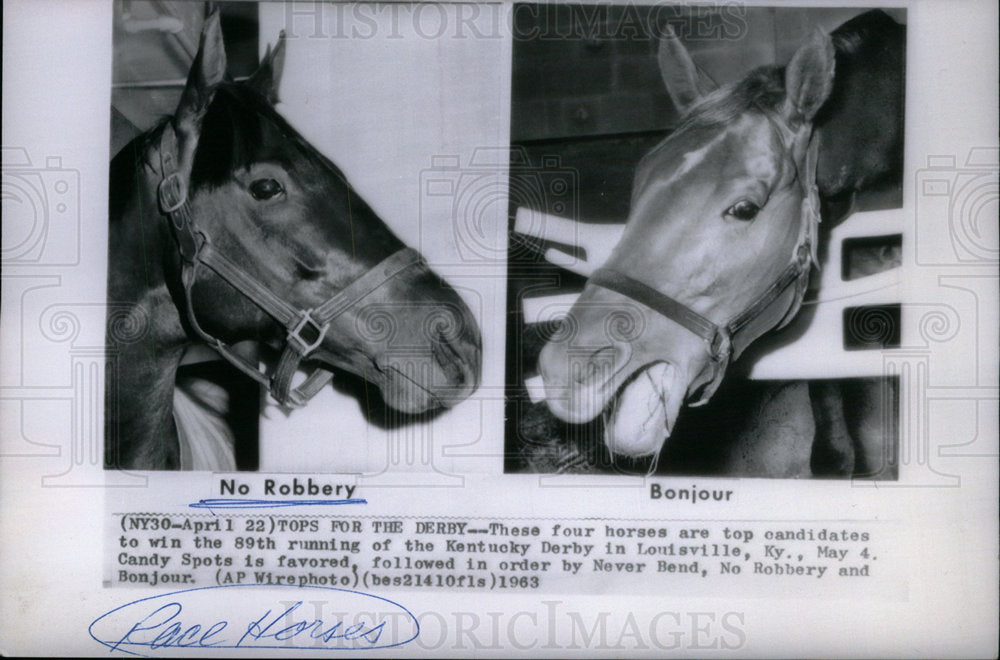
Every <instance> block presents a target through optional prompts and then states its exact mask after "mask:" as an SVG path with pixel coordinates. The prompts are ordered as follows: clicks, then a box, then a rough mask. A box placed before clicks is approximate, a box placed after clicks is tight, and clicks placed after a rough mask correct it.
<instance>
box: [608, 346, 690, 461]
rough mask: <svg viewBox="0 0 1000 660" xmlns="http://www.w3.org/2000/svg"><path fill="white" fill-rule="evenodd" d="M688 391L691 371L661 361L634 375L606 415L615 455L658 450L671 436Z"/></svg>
mask: <svg viewBox="0 0 1000 660" xmlns="http://www.w3.org/2000/svg"><path fill="white" fill-rule="evenodd" d="M686 391H687V374H686V373H685V371H684V370H683V369H681V368H680V367H678V366H677V365H675V364H672V363H667V362H657V363H655V364H652V365H650V366H648V367H646V368H644V369H641V370H640V371H639V372H638V373H636V374H635V375H634V376H632V378H631V380H630V381H629V382H627V383H626V384H625V385H624V386H623V387H622V389H621V392H620V393H619V394H618V396H617V397H616V398H615V399H614V400H612V402H611V409H610V412H609V413H608V414H607V415H606V417H605V424H604V444H605V445H607V447H608V450H610V451H611V454H612V455H614V456H619V455H621V456H629V457H632V458H637V457H641V456H649V455H652V454H656V453H658V452H659V451H660V448H661V447H663V444H664V443H665V442H666V441H667V439H668V438H669V437H670V434H671V432H672V431H673V428H674V424H675V423H676V422H677V416H678V414H679V413H680V409H681V406H682V405H683V403H684V396H685V393H686Z"/></svg>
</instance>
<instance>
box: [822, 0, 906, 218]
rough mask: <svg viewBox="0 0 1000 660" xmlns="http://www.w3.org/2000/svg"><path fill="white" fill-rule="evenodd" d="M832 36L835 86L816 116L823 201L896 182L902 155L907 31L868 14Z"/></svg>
mask: <svg viewBox="0 0 1000 660" xmlns="http://www.w3.org/2000/svg"><path fill="white" fill-rule="evenodd" d="M832 36H833V37H834V43H835V45H836V49H837V50H836V74H835V79H834V86H833V90H832V92H831V97H830V99H829V100H828V101H827V103H826V105H825V106H824V108H823V109H822V110H821V111H820V113H819V115H818V116H817V117H816V129H817V132H818V134H819V136H820V140H821V149H820V157H819V164H818V170H817V183H818V185H819V190H820V194H821V195H822V196H823V197H824V198H827V199H829V198H834V197H836V196H844V195H850V194H853V193H855V192H860V191H863V190H867V189H869V188H872V187H875V186H877V185H879V184H881V183H882V182H885V181H888V180H890V179H893V178H899V177H900V176H901V174H902V156H903V153H902V152H903V88H904V69H905V41H906V28H905V27H904V26H902V25H899V24H897V23H896V22H895V21H893V20H892V19H891V18H890V17H889V16H888V15H886V14H884V13H883V12H880V11H871V12H867V13H866V14H863V15H861V16H858V17H857V18H855V19H853V20H851V21H849V22H848V23H846V24H844V25H843V26H841V28H838V29H837V30H836V31H834V33H833V35H832Z"/></svg>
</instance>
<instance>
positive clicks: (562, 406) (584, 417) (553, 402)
mask: <svg viewBox="0 0 1000 660" xmlns="http://www.w3.org/2000/svg"><path fill="white" fill-rule="evenodd" d="M599 350H603V349H599ZM627 364H628V362H627V361H626V362H624V363H623V364H622V365H621V366H620V367H618V369H616V370H615V371H614V372H613V373H612V374H611V375H610V376H608V378H607V379H605V380H604V382H602V383H600V384H596V385H594V384H590V385H585V386H580V387H572V386H571V385H563V386H561V387H560V388H558V389H561V390H562V391H561V392H558V391H557V392H551V390H550V389H549V388H548V387H547V386H546V398H545V402H546V404H547V405H548V407H549V410H550V411H551V412H552V414H554V415H555V416H556V417H558V418H559V419H561V420H563V421H564V422H568V423H570V424H585V423H587V422H589V421H591V420H593V419H596V418H597V417H598V416H599V415H600V414H601V413H602V412H604V411H605V410H606V409H607V408H608V406H609V405H611V404H612V403H613V402H614V399H615V396H616V395H617V394H618V391H619V389H620V388H621V385H619V386H617V387H616V386H614V382H615V379H616V378H617V377H618V375H619V374H620V373H621V372H622V371H623V370H624V369H625V367H626V366H627ZM646 366H649V365H646ZM641 368H645V367H641ZM638 371H639V370H636V373H638ZM571 391H574V392H577V394H576V395H571V394H570V392H571ZM584 392H587V393H588V396H587V398H588V399H590V400H598V401H601V402H602V403H601V405H600V406H594V407H593V409H589V408H583V407H582V406H580V405H579V404H578V401H579V400H580V399H581V398H583V397H582V395H583V393H584ZM553 394H555V396H553ZM571 404H572V405H571Z"/></svg>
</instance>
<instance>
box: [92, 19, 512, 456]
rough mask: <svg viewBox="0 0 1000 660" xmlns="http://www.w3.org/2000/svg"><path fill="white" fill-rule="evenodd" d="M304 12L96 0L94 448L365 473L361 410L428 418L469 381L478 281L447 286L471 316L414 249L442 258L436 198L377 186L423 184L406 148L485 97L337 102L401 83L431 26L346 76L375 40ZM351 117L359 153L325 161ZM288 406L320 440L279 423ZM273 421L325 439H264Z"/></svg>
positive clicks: (423, 142)
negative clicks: (100, 370) (405, 103)
mask: <svg viewBox="0 0 1000 660" xmlns="http://www.w3.org/2000/svg"><path fill="white" fill-rule="evenodd" d="M319 9H320V11H319V12H316V11H313V12H303V11H301V10H298V11H296V9H295V7H294V6H292V5H285V6H281V5H270V6H268V5H258V4H256V3H244V2H236V3H216V4H211V3H209V4H200V3H194V2H176V3H171V2H144V1H139V0H134V1H122V2H117V3H115V8H114V12H115V16H114V46H115V48H114V71H113V83H112V111H111V113H112V114H111V117H112V126H111V151H112V154H114V157H113V159H112V162H111V170H110V182H109V183H110V194H109V200H110V219H109V220H110V225H109V239H108V245H109V252H108V264H109V268H108V318H107V324H108V330H107V333H108V334H107V338H108V346H109V351H110V352H109V359H108V361H107V366H106V369H107V374H106V383H107V387H106V390H105V391H106V395H105V465H106V466H107V467H109V468H120V469H131V470H150V469H152V470H158V469H182V470H215V471H232V470H235V469H239V470H256V469H272V470H273V469H287V468H290V467H291V468H306V469H326V468H333V469H336V470H349V471H350V470H361V471H371V470H372V469H373V468H372V467H371V464H372V461H371V460H369V456H370V454H371V453H372V452H373V451H374V450H373V449H372V448H371V445H373V444H374V445H376V446H377V445H378V441H377V439H373V438H370V437H368V438H366V437H364V435H366V430H367V429H366V428H365V427H368V428H371V429H373V430H374V433H376V434H377V433H379V430H381V431H382V432H383V435H384V434H385V433H386V430H387V429H392V428H400V427H407V426H412V425H427V424H430V423H432V422H433V420H435V419H437V418H438V417H441V416H442V415H447V413H449V412H450V411H451V409H453V408H455V407H456V406H458V405H460V404H461V403H462V402H463V401H465V400H466V399H467V398H468V397H469V395H470V394H472V393H473V392H474V391H475V390H476V389H477V387H478V386H479V383H480V378H481V364H482V338H481V333H480V328H479V323H480V318H477V315H478V317H481V315H482V313H483V311H484V308H483V304H482V301H483V297H482V293H483V292H482V291H479V290H474V289H473V290H471V291H470V290H469V289H470V287H469V285H468V282H460V284H465V289H466V294H465V295H466V296H471V297H472V300H471V302H472V303H473V304H475V303H478V309H477V310H476V312H477V313H474V312H473V310H472V309H471V308H470V306H469V303H468V302H467V301H466V300H465V299H463V296H462V294H460V293H459V292H458V291H456V289H455V288H454V287H453V286H452V285H451V284H449V282H448V281H447V280H446V279H445V278H442V276H441V275H440V274H439V273H438V272H436V271H435V270H434V268H433V267H432V266H430V265H428V262H427V257H426V256H425V255H424V254H422V253H421V252H420V251H419V250H420V248H421V247H424V248H426V249H427V250H430V251H431V253H432V258H437V259H438V260H439V261H440V260H441V259H442V255H445V257H444V258H446V259H448V261H447V262H446V263H447V264H448V265H454V264H455V263H456V262H457V260H456V259H455V257H454V256H453V255H452V254H451V253H452V252H455V251H456V250H457V238H456V237H457V232H455V231H453V218H452V217H449V215H446V213H447V212H448V210H449V209H448V206H447V204H448V202H449V201H450V200H449V198H448V197H447V195H443V196H440V197H437V198H434V197H428V198H425V199H422V200H421V201H423V202H424V203H423V204H421V205H420V206H419V207H418V206H417V205H411V206H404V205H403V204H401V203H400V202H398V201H396V200H393V197H394V196H399V197H402V198H404V199H405V198H408V197H410V198H411V197H413V195H414V193H417V194H419V193H420V191H419V190H417V189H416V185H417V184H418V183H421V181H420V175H421V171H420V170H414V169H410V168H408V167H407V166H408V165H409V164H410V163H412V162H415V161H418V160H419V159H420V158H424V159H425V162H424V165H425V168H424V169H426V170H430V171H431V172H433V169H432V168H433V166H434V164H435V158H440V157H442V156H445V155H447V154H448V152H447V151H444V150H446V149H451V150H455V149H457V148H461V147H462V145H463V143H468V142H473V143H474V144H476V145H479V144H488V141H489V140H490V139H491V136H490V134H489V133H488V131H487V130H483V129H484V128H487V129H488V127H485V125H484V124H483V123H482V122H480V123H479V125H477V124H476V122H475V121H464V120H463V121H456V117H457V118H458V120H461V116H460V115H461V113H463V112H468V111H469V110H470V109H471V110H482V109H486V110H489V103H490V101H491V99H490V98H489V97H488V96H486V97H481V98H479V99H475V98H474V97H472V96H465V97H463V98H462V99H458V100H457V101H456V103H455V104H454V107H453V108H452V110H453V111H454V113H455V114H451V113H447V112H446V113H442V114H441V117H439V118H435V119H434V120H428V121H424V122H421V125H415V126H411V125H407V124H406V123H405V122H403V121H400V120H401V119H403V117H399V116H395V115H398V114H399V113H398V110H397V109H396V108H394V107H393V106H394V105H395V104H390V105H388V106H387V108H386V110H383V111H382V112H378V111H377V110H374V111H368V112H366V113H365V114H355V113H356V111H357V110H358V109H359V107H358V105H356V104H358V102H360V105H368V104H375V103H376V100H375V99H376V98H377V97H384V98H385V99H386V100H389V99H392V98H394V97H396V96H397V95H398V94H400V93H401V91H402V90H398V89H393V86H394V85H397V84H399V82H398V79H399V78H402V77H404V76H406V77H410V78H411V79H412V78H414V77H416V78H417V80H419V79H420V76H419V75H417V76H414V74H413V72H412V71H410V70H409V67H410V66H414V65H417V64H419V62H420V60H419V58H418V59H415V60H413V59H411V60H410V61H407V59H406V58H413V57H414V55H415V53H414V52H413V51H414V50H415V48H414V45H413V42H414V41H416V47H417V49H419V48H420V47H421V46H422V47H423V50H424V51H426V50H427V46H428V45H432V42H429V40H422V43H421V41H419V40H414V39H411V40H410V41H409V42H408V43H400V42H399V41H396V42H393V41H387V40H383V39H371V40H369V41H372V42H376V44H377V46H378V47H380V48H381V49H383V51H384V52H385V53H386V54H387V55H388V57H387V58H386V59H385V60H384V62H383V63H381V64H379V65H376V66H378V67H380V68H381V69H382V70H383V71H382V75H381V80H379V81H377V82H378V83H380V84H379V87H380V88H379V89H376V90H375V94H374V95H366V94H363V93H362V92H363V91H364V90H365V89H366V88H367V89H371V88H373V87H374V84H373V81H372V78H373V76H372V75H371V74H372V70H371V69H368V68H365V69H361V70H358V69H356V68H354V67H351V66H349V64H350V62H351V59H352V58H354V59H356V60H359V61H369V60H370V52H368V51H371V50H373V48H371V47H369V48H367V50H366V49H359V47H358V45H359V44H361V45H366V42H365V41H364V40H362V39H354V40H353V41H352V40H350V39H347V38H341V37H339V36H338V35H337V34H334V33H333V32H332V30H333V29H334V28H336V29H338V30H340V29H343V30H348V31H358V30H360V29H361V28H365V29H367V30H372V25H371V24H367V23H359V24H358V25H352V26H342V25H337V24H335V23H333V22H332V21H333V19H336V18H337V17H338V16H343V13H341V14H334V10H333V8H327V10H326V14H329V15H330V16H324V13H323V12H324V9H323V8H322V7H320V8H319ZM401 9H403V12H402V14H404V15H407V14H413V12H412V10H406V9H405V8H401ZM396 14H397V15H396V16H390V14H388V13H385V12H378V11H373V12H367V13H366V14H365V15H363V16H361V17H362V18H367V19H368V20H369V21H376V20H377V21H383V22H385V21H386V20H387V19H389V18H394V19H395V20H399V14H400V12H396ZM418 28H419V24H418V23H414V25H413V26H411V27H410V28H409V29H410V30H411V32H412V31H413V30H414V29H418ZM349 33H350V32H345V34H349ZM317 34H319V35H322V36H324V38H321V39H314V38H313V37H315V36H316V35H317ZM258 41H261V42H262V43H266V44H267V45H266V46H265V50H264V52H263V54H259V53H258V47H257V45H258ZM352 44H353V47H352ZM416 55H418V56H419V53H416ZM352 71H355V72H354V73H352ZM487 72H488V71H487ZM376 73H377V72H376ZM404 84H405V82H404ZM409 84H410V85H412V84H413V83H412V82H410V83H409ZM355 88H356V89H355ZM351 91H354V92H355V94H354V96H348V94H349V93H350V92H351ZM421 91H422V93H424V94H426V93H433V92H434V85H427V86H426V88H425V89H424V90H421ZM345 98H346V100H344V99H345ZM475 103H478V106H476V105H472V104H475ZM327 113H331V114H332V115H333V116H334V117H336V119H335V120H334V121H333V122H329V121H327V120H326V117H329V116H330V114H327ZM379 115H382V118H381V119H379ZM486 116H487V117H488V115H486ZM321 118H322V119H323V120H322V121H320V119H321ZM407 119H410V120H411V121H412V117H409V118H407ZM290 120H291V121H290ZM380 121H382V122H384V124H383V125H378V123H379V122H380ZM331 123H333V124H334V125H333V126H332V127H331V125H330V124H331ZM456 124H458V125H459V126H463V127H464V128H465V129H466V132H465V134H463V136H462V137H461V138H460V140H458V141H453V143H452V144H448V143H447V142H443V141H442V142H441V143H440V144H439V145H437V147H438V149H439V150H441V151H433V149H434V147H435V145H434V140H435V139H439V138H438V136H437V135H435V129H436V128H437V127H438V126H439V125H443V126H447V127H448V128H452V129H454V128H455V125H456ZM296 127H302V129H301V131H306V132H308V133H309V135H310V137H305V136H304V135H303V132H301V131H300V130H298V129H297V128H296ZM359 132H363V134H364V135H366V136H367V138H368V139H367V143H368V145H370V146H368V147H367V148H366V149H364V151H367V152H369V155H370V156H371V158H372V159H373V162H369V163H364V162H361V163H360V164H359V165H358V166H356V167H353V168H352V169H348V170H343V169H341V167H340V166H338V163H339V162H343V160H342V159H341V158H340V156H341V155H343V154H344V153H345V152H346V153H349V154H351V156H352V157H351V158H349V159H348V162H349V163H350V164H352V165H353V164H354V163H355V162H357V160H358V156H360V155H361V154H359V150H358V148H357V145H354V144H351V143H350V139H351V137H352V134H353V135H357V134H358V133H359ZM373 136H374V138H373ZM317 145H319V146H317ZM378 146H380V147H381V148H382V150H383V152H382V153H377V152H376V151H375V149H376V148H377V147H378ZM404 149H410V152H409V153H406V154H404V155H403V156H402V158H401V157H400V154H399V152H400V151H401V150H404ZM463 155H464V154H463ZM493 173H494V174H495V173H496V172H495V171H494V172H493ZM447 174H448V173H447V172H445V173H443V174H442V176H447ZM380 179H381V180H380ZM431 181H432V182H433V179H431ZM376 182H377V183H378V185H372V184H373V183H376ZM366 188H370V189H371V190H372V192H371V194H370V195H369V194H368V193H366V192H362V191H364V190H366ZM438 200H440V202H439V203H438V204H437V206H435V204H434V202H436V201H438ZM382 209H385V210H386V211H387V212H388V213H389V214H391V215H390V216H383V215H382V213H381V212H380V211H381V210H382ZM442 211H443V212H442ZM458 265H459V266H461V264H460V263H459V264H458ZM487 284H488V283H487ZM460 288H461V287H460ZM327 390H328V391H327ZM317 395H320V396H318V397H317ZM313 397H317V398H316V399H315V402H314V403H311V400H313ZM310 404H311V405H310ZM307 405H310V410H309V411H308V413H311V415H310V417H311V420H312V422H313V423H315V422H316V421H317V420H321V419H324V417H325V419H326V420H327V424H328V425H329V426H330V427H331V429H332V431H331V432H330V433H329V434H327V435H326V437H324V436H323V435H321V434H317V433H315V432H313V431H301V430H300V431H299V432H298V433H296V432H294V431H293V428H294V427H292V424H294V423H295V422H297V421H298V420H299V418H301V417H304V416H305V415H306V414H308V413H306V411H304V410H303V411H301V413H300V411H299V410H297V409H304V408H305V407H306V406H307ZM450 421H451V423H455V421H456V418H455V416H454V415H452V416H451V417H450ZM299 428H300V429H301V426H300V427H299ZM345 431H347V432H345ZM289 434H292V435H295V436H296V437H300V438H302V437H303V436H307V438H306V439H307V440H309V441H310V442H311V443H312V444H314V445H322V446H319V447H316V448H312V447H310V446H309V443H305V442H303V443H289V442H287V441H280V440H277V439H276V438H275V440H276V441H278V442H281V446H280V447H274V446H273V443H272V444H271V445H268V443H267V437H268V436H269V435H270V436H275V435H289ZM359 436H361V437H359ZM262 437H263V438H264V439H263V440H262V439H261V438H262ZM262 444H263V445H264V446H261V445H262ZM366 444H367V445H369V446H367V447H366ZM296 454H297V455H298V457H299V458H298V459H296V458H295V456H296ZM305 456H308V458H305Z"/></svg>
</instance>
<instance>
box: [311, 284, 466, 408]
mask: <svg viewBox="0 0 1000 660" xmlns="http://www.w3.org/2000/svg"><path fill="white" fill-rule="evenodd" d="M413 271H414V272H413V273H412V274H408V275H407V276H406V277H405V278H404V277H401V278H398V279H397V280H395V281H393V282H391V283H389V284H387V285H386V286H385V287H383V288H382V289H380V290H378V291H376V292H375V293H373V294H372V295H370V296H368V297H367V298H366V299H365V301H364V302H363V304H361V305H359V306H358V307H357V308H356V309H352V310H351V311H350V312H349V313H348V314H345V315H344V317H343V318H341V319H338V321H337V323H336V324H335V327H334V328H331V331H330V333H329V335H328V336H329V341H330V342H331V348H334V347H336V346H337V345H341V344H343V343H345V342H344V339H345V337H346V338H348V339H347V341H346V343H347V344H348V345H349V346H350V349H349V350H348V351H347V352H346V353H347V354H348V355H349V358H348V359H347V360H346V361H345V360H339V361H338V362H339V364H338V365H337V366H340V367H342V368H345V369H346V370H348V371H351V372H352V373H355V374H356V375H358V376H361V377H362V378H364V379H365V380H367V381H369V382H371V383H373V384H375V385H377V386H378V388H379V390H380V391H381V393H382V398H383V399H384V401H385V403H386V404H387V405H388V406H389V407H391V408H393V409H395V410H398V411H400V412H404V413H421V412H425V411H428V410H434V409H437V408H451V407H453V406H455V405H457V404H458V403H460V402H462V401H464V400H465V399H467V398H468V397H469V396H470V395H471V394H472V393H473V392H474V391H475V390H476V388H477V387H478V386H479V379H480V370H481V360H482V357H481V356H482V344H481V339H480V333H479V326H478V325H477V323H476V321H475V318H474V317H473V315H472V312H471V311H470V310H469V308H468V306H467V305H466V304H465V303H464V302H463V301H462V299H461V298H460V297H459V296H458V294H457V292H455V290H454V289H452V288H451V287H450V286H448V285H447V284H445V283H444V282H443V281H442V280H441V279H440V278H439V277H438V276H437V275H436V274H434V273H433V272H432V271H430V270H429V269H428V268H426V267H424V266H419V267H415V268H413ZM332 352H334V353H340V354H341V355H343V354H344V353H345V352H344V351H343V349H342V348H339V347H338V348H334V350H333V351H332Z"/></svg>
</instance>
